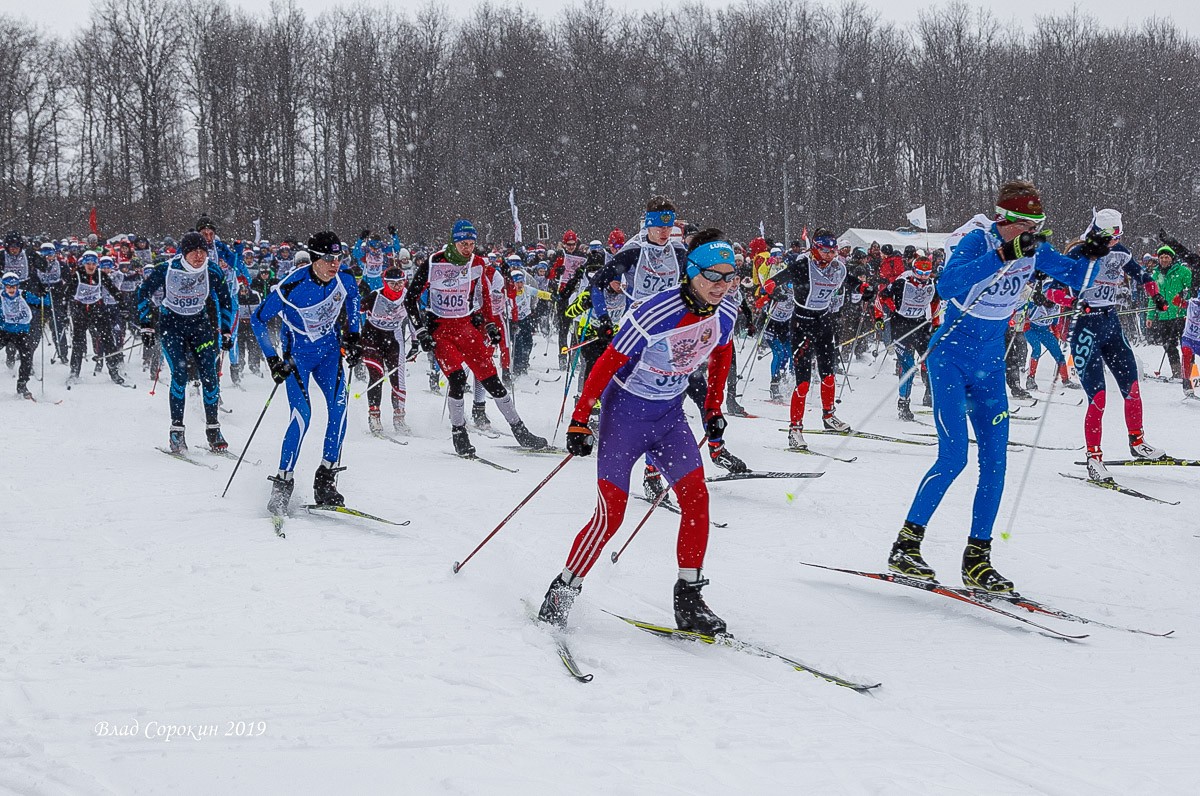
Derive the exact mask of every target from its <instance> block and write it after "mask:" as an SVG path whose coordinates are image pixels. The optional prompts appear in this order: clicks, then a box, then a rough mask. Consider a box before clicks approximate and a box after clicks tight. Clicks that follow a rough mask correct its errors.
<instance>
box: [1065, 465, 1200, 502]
mask: <svg viewBox="0 0 1200 796" xmlns="http://www.w3.org/2000/svg"><path fill="white" fill-rule="evenodd" d="M1075 464H1079V465H1086V464H1087V462H1075ZM1104 464H1105V466H1106V467H1200V459H1178V458H1176V457H1174V456H1163V457H1162V458H1160V459H1113V460H1112V461H1107V462H1105V463H1104ZM1059 475H1061V476H1062V477H1063V478H1071V479H1073V480H1075V481H1083V482H1085V483H1088V484H1091V485H1092V486H1097V487H1100V488H1101V489H1107V490H1110V491H1112V492H1119V493H1120V494H1122V495H1129V497H1135V498H1141V499H1142V500H1148V501H1150V502H1151V503H1159V504H1162V505H1164V506H1178V505H1179V501H1178V500H1163V499H1162V498H1156V497H1154V496H1153V495H1147V494H1146V493H1144V492H1139V491H1137V490H1136V489H1131V488H1130V487H1127V486H1122V485H1121V484H1118V483H1117V482H1116V481H1113V480H1109V481H1094V480H1092V479H1091V478H1085V477H1084V476H1081V475H1074V474H1072V473H1059Z"/></svg>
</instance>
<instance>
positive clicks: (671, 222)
mask: <svg viewBox="0 0 1200 796" xmlns="http://www.w3.org/2000/svg"><path fill="white" fill-rule="evenodd" d="M645 221H646V228H647V229H649V228H650V227H673V226H675V212H674V211H672V210H649V211H647V212H646V217H645Z"/></svg>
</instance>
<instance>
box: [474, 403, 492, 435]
mask: <svg viewBox="0 0 1200 796" xmlns="http://www.w3.org/2000/svg"><path fill="white" fill-rule="evenodd" d="M471 423H472V425H474V426H475V428H477V429H479V430H480V431H491V430H492V421H491V420H490V419H489V418H488V416H487V404H486V403H472V404H471Z"/></svg>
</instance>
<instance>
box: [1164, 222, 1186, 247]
mask: <svg viewBox="0 0 1200 796" xmlns="http://www.w3.org/2000/svg"><path fill="white" fill-rule="evenodd" d="M1158 239H1159V240H1161V241H1162V242H1163V243H1165V244H1167V245H1168V246H1170V247H1171V248H1172V249H1174V250H1175V251H1179V250H1180V249H1183V248H1186V247H1184V245H1183V244H1182V243H1180V242H1179V238H1176V237H1174V236H1173V235H1169V234H1167V231H1166V230H1165V229H1163V228H1162V227H1159V228H1158Z"/></svg>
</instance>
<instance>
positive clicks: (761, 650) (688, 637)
mask: <svg viewBox="0 0 1200 796" xmlns="http://www.w3.org/2000/svg"><path fill="white" fill-rule="evenodd" d="M601 610H603V609H601ZM604 613H606V614H609V615H610V616H615V617H616V618H617V619H620V620H621V621H622V622H627V623H629V624H631V625H633V626H634V627H636V628H637V629H638V630H644V631H646V632H647V633H651V634H653V635H655V636H659V637H661V638H677V639H683V640H685V641H700V642H703V643H705V644H719V645H721V646H722V647H729V648H730V649H735V650H738V651H740V652H747V653H749V654H751V655H755V656H757V657H760V658H775V659H776V660H780V661H783V662H784V663H786V664H788V665H789V666H791V667H792V668H793V669H795V670H796V671H798V672H807V673H808V674H811V675H812V676H814V677H818V678H820V679H822V680H825V681H826V682H829V683H833V684H834V685H840V686H842V687H843V688H849V689H851V690H853V691H857V692H859V693H860V694H865V693H867V692H868V691H870V690H871V689H873V688H878V687H879V686H880V685H881V683H870V684H868V683H857V682H854V681H853V680H847V679H845V678H844V677H839V676H837V675H836V674H829V673H828V672H823V671H821V670H820V669H815V668H813V667H812V666H809V665H808V664H807V663H801V662H800V661H798V660H795V659H794V658H789V657H787V656H786V655H780V654H779V653H778V652H773V651H772V650H769V649H767V648H765V647H761V646H759V645H758V644H755V643H753V642H750V641H742V640H741V639H738V638H735V637H734V636H732V635H730V634H729V633H722V634H721V635H719V636H709V635H705V634H704V633H695V632H692V631H690V630H679V629H677V628H673V627H664V626H663V625H655V624H652V623H650V622H643V621H641V620H640V619H630V618H629V617H627V616H621V615H620V614H614V613H613V612H612V611H604Z"/></svg>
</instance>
